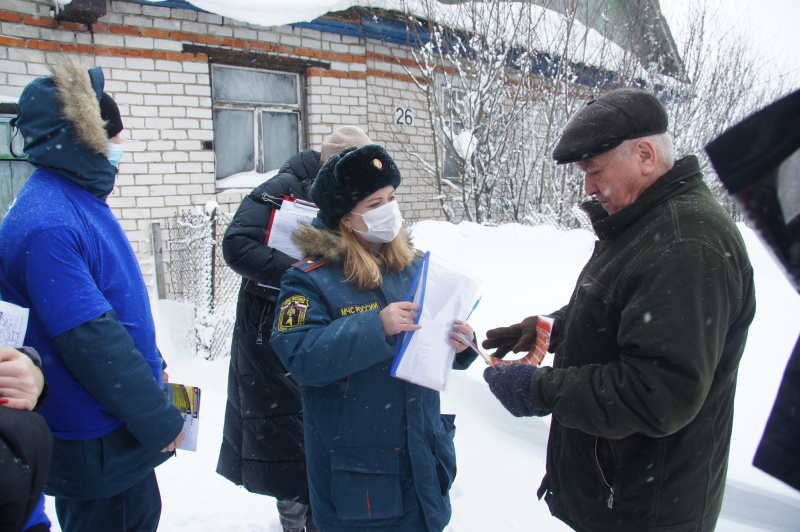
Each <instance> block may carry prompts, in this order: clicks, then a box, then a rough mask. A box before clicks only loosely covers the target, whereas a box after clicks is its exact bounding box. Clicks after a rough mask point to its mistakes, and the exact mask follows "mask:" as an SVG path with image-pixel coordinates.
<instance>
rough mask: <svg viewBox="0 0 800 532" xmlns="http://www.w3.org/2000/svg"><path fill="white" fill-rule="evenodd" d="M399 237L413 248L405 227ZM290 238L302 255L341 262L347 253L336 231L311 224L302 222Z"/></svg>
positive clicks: (345, 244) (344, 243)
mask: <svg viewBox="0 0 800 532" xmlns="http://www.w3.org/2000/svg"><path fill="white" fill-rule="evenodd" d="M398 237H399V238H403V239H405V241H406V242H407V243H408V247H409V248H411V249H413V247H414V246H413V245H412V242H411V235H409V233H408V231H406V229H405V228H402V229H400V234H399V235H398ZM292 240H293V241H294V243H295V244H297V246H298V247H299V248H300V251H302V252H303V256H304V257H317V258H320V259H322V260H325V261H327V262H334V263H342V262H344V259H345V255H346V254H347V241H346V240H345V239H344V238H343V237H342V236H341V235H340V234H339V233H337V232H336V231H331V230H330V229H327V228H324V227H316V226H314V225H311V224H303V225H301V226H300V228H299V229H297V231H296V232H295V233H294V235H293V236H292Z"/></svg>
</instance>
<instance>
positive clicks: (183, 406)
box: [164, 383, 200, 451]
mask: <svg viewBox="0 0 800 532" xmlns="http://www.w3.org/2000/svg"><path fill="white" fill-rule="evenodd" d="M164 393H166V394H167V399H168V400H169V401H170V402H171V403H172V404H173V405H174V406H175V408H177V409H178V410H180V412H181V415H182V416H183V441H182V442H181V446H180V447H179V449H183V450H185V451H196V450H197V436H198V433H199V432H200V388H198V387H197V386H185V385H183V384H175V383H165V384H164Z"/></svg>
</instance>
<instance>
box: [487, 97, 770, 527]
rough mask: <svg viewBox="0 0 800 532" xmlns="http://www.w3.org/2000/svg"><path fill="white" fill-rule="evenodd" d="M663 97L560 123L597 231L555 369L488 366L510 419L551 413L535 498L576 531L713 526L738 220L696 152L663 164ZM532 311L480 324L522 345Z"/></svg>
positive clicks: (564, 148) (722, 468)
mask: <svg viewBox="0 0 800 532" xmlns="http://www.w3.org/2000/svg"><path fill="white" fill-rule="evenodd" d="M666 131H667V115H666V111H665V110H664V108H663V106H662V105H661V102H659V101H658V99H657V98H655V97H654V96H653V95H651V94H649V93H647V92H645V91H641V90H638V89H617V90H614V91H611V92H608V93H606V94H604V95H602V96H600V97H598V98H597V99H596V100H593V101H591V102H589V103H588V104H587V105H586V106H585V107H583V108H582V109H581V110H580V111H579V112H578V114H577V115H576V116H575V117H573V119H572V120H571V121H570V122H569V124H568V125H567V127H566V129H565V130H564V133H563V134H562V136H561V138H560V140H559V142H558V144H557V145H556V149H555V151H554V154H553V156H554V158H555V159H556V161H557V162H558V163H560V164H565V163H572V162H574V163H576V166H577V167H578V169H580V170H581V171H582V172H583V173H584V177H585V190H586V193H587V194H588V195H592V196H594V197H595V200H593V201H590V202H588V203H586V204H585V205H584V209H585V210H586V211H587V213H588V214H589V216H590V218H591V220H592V224H593V228H594V230H595V233H596V234H597V237H598V241H597V242H596V243H595V248H594V252H593V253H592V256H591V258H590V259H589V261H588V263H587V264H586V266H585V267H584V269H583V271H582V272H581V274H580V276H579V278H578V281H577V283H576V285H575V291H574V292H573V294H572V297H571V298H570V301H569V303H568V304H567V305H566V306H565V307H563V308H562V309H561V310H559V311H557V312H555V313H554V314H553V315H552V316H553V317H554V318H555V330H556V333H555V335H554V339H553V341H552V344H551V350H552V351H553V352H554V353H555V358H554V363H553V367H540V368H537V367H536V366H526V365H522V364H514V365H508V366H498V367H496V368H487V369H486V370H485V372H484V378H485V379H486V381H487V382H488V383H489V388H490V390H491V391H492V393H493V394H494V395H495V396H496V397H497V398H498V399H499V400H500V401H501V403H502V404H503V405H504V406H505V407H506V408H507V409H508V410H509V411H510V412H511V413H512V414H513V415H515V416H543V415H547V414H552V419H551V422H550V436H549V440H548V444H547V473H546V476H545V478H544V480H543V481H542V484H541V487H540V488H539V492H538V495H539V497H540V498H541V497H542V496H544V498H545V501H546V502H547V504H548V506H549V508H550V512H551V513H552V514H553V515H554V516H555V517H557V518H559V519H561V520H562V521H564V522H565V523H567V524H568V525H569V526H570V527H572V528H573V529H575V530H582V531H587V530H592V531H594V532H603V531H607V532H611V531H620V530H626V531H627V530H671V531H676V532H677V531H686V532H688V531H692V532H700V531H712V530H714V527H715V525H716V522H717V519H718V517H719V513H720V509H721V506H722V498H723V493H724V490H725V477H726V474H727V464H728V454H729V447H730V440H731V430H732V423H733V406H734V394H735V391H736V376H737V370H738V366H739V361H740V359H741V356H742V353H743V351H744V346H745V340H746V339H747V332H748V328H749V326H750V323H751V321H752V319H753V316H754V314H755V290H754V286H753V269H752V267H751V265H750V260H749V258H748V255H747V250H746V248H745V245H744V241H743V240H742V237H741V235H740V234H739V231H738V229H737V227H736V225H735V223H734V222H733V220H732V219H731V218H730V216H729V215H728V214H727V213H726V212H725V211H724V210H723V209H722V207H721V206H720V205H719V203H718V202H717V201H716V199H715V198H714V196H713V194H712V193H711V191H710V190H709V189H708V187H707V186H706V185H705V183H704V181H703V176H702V174H701V172H700V168H699V164H698V161H697V158H696V157H694V156H688V157H684V158H682V159H680V160H678V161H674V162H673V158H672V143H671V139H670V137H669V135H668V134H667V133H666ZM535 323H536V318H535V317H531V318H527V319H526V320H525V321H524V322H522V323H519V324H516V325H512V326H510V327H501V328H498V329H494V330H490V331H488V332H487V334H486V336H487V339H486V340H485V341H484V344H483V345H484V347H487V348H498V351H499V352H500V354H502V353H503V352H507V351H508V350H512V351H515V352H518V351H522V350H525V351H527V350H528V349H529V348H530V347H531V344H530V342H529V341H527V340H525V341H522V340H523V339H525V338H527V337H529V334H526V332H527V330H528V329H529V328H530V327H531V326H535Z"/></svg>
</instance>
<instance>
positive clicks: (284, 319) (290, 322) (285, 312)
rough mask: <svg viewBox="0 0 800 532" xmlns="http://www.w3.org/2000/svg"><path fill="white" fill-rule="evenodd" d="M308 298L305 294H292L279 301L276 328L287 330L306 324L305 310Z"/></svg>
mask: <svg viewBox="0 0 800 532" xmlns="http://www.w3.org/2000/svg"><path fill="white" fill-rule="evenodd" d="M307 310H308V298H307V297H305V296H292V297H290V298H288V299H286V301H284V302H283V303H281V310H280V314H279V318H278V330H279V331H287V330H289V329H293V328H295V327H301V326H303V325H305V324H306V311H307Z"/></svg>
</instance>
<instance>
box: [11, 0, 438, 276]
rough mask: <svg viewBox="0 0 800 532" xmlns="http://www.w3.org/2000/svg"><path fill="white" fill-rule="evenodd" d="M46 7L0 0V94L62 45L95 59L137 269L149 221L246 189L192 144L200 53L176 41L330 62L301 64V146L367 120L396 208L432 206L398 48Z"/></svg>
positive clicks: (44, 1)
mask: <svg viewBox="0 0 800 532" xmlns="http://www.w3.org/2000/svg"><path fill="white" fill-rule="evenodd" d="M50 9H51V7H50V2H49V0H41V1H38V0H3V2H2V4H0V29H2V31H1V32H0V34H1V35H0V95H2V96H6V97H11V98H16V97H18V96H19V94H20V92H21V91H22V89H23V88H24V87H25V85H27V84H28V83H29V82H30V81H32V80H33V79H34V78H36V77H38V76H43V75H48V73H49V71H48V69H47V66H46V65H47V63H48V62H50V61H52V60H53V59H55V58H56V57H57V56H58V55H61V54H64V53H70V54H77V55H79V56H81V57H82V58H84V60H85V61H86V62H87V64H88V65H89V66H101V67H103V71H104V73H105V76H106V91H107V92H109V93H110V94H111V95H112V96H113V97H114V98H115V100H116V101H117V103H118V104H119V106H120V111H121V113H122V116H123V121H124V123H125V129H126V132H125V133H124V134H123V137H124V138H126V139H127V140H128V142H126V154H125V155H124V156H123V158H122V162H121V164H120V173H119V176H118V180H117V187H116V189H115V191H114V192H113V194H112V195H111V196H110V197H109V200H108V202H109V204H110V205H111V207H112V209H113V210H114V213H115V214H116V215H117V217H118V218H119V220H120V223H121V224H122V226H123V228H124V229H125V231H126V233H127V235H128V237H129V239H130V241H131V243H132V245H133V249H134V251H135V252H136V254H137V257H138V258H139V260H140V262H141V263H142V264H143V270H144V273H145V276H146V278H148V280H149V276H150V273H151V270H152V264H151V261H150V259H151V250H150V224H151V222H152V221H160V220H163V219H165V218H168V217H171V216H173V215H174V214H175V213H176V211H178V210H180V209H190V208H196V207H200V208H202V207H203V206H204V205H205V204H206V203H207V202H209V201H216V202H217V203H219V204H220V206H221V208H222V209H223V210H225V211H226V212H232V211H235V209H236V208H237V207H238V205H239V202H240V201H241V198H242V197H243V195H244V194H246V193H247V192H249V189H247V190H218V189H217V188H216V181H215V178H214V155H213V152H212V151H210V150H207V149H203V142H204V141H210V140H212V139H213V124H212V113H211V85H210V77H209V71H210V67H209V57H208V56H207V55H206V54H204V53H189V52H186V51H184V50H186V48H185V45H199V46H205V47H209V48H213V49H219V50H231V51H237V52H241V53H260V54H270V55H271V56H273V57H286V58H293V59H300V60H302V59H312V60H316V61H319V62H322V63H324V64H328V63H329V65H330V66H329V68H311V69H309V70H307V72H306V76H307V77H306V105H307V111H308V116H307V120H306V124H307V128H308V143H309V146H308V147H311V148H314V149H319V146H320V145H321V143H322V141H323V140H324V139H325V138H326V137H327V136H328V135H329V134H330V133H331V131H333V129H334V128H335V127H336V126H338V125H343V124H350V125H356V126H360V127H362V128H364V129H366V130H367V132H368V134H369V135H370V136H371V138H372V139H373V140H375V141H376V142H378V143H383V144H385V145H386V147H387V149H389V151H390V152H391V153H392V154H393V155H394V156H395V158H396V160H397V163H398V166H399V167H400V169H401V171H402V172H403V176H404V183H403V187H402V188H401V190H400V201H401V205H402V208H403V212H404V215H405V217H406V218H407V219H409V220H418V219H430V218H439V217H440V216H441V213H440V211H439V208H438V203H437V202H436V200H435V190H434V189H433V187H432V186H431V184H430V180H429V179H427V178H426V175H425V172H424V170H423V165H422V164H420V159H422V160H423V161H427V162H428V163H430V162H432V160H433V143H432V141H433V139H432V131H431V128H430V120H429V118H428V116H427V112H426V110H425V102H424V96H423V95H422V94H421V93H420V92H419V91H418V90H417V88H416V86H415V85H414V83H413V80H412V78H411V75H413V63H412V62H411V61H409V57H408V54H407V51H406V50H403V49H402V48H400V47H392V48H389V47H387V46H386V45H385V44H383V43H381V42H378V41H372V40H365V39H359V38H356V37H350V36H346V35H337V34H332V33H322V32H319V31H315V30H310V29H305V28H299V27H291V26H281V27H273V28H264V27H259V26H252V25H249V24H246V23H242V22H239V21H235V20H231V19H227V18H223V17H220V16H217V15H212V14H207V13H199V12H196V11H191V10H184V9H172V8H165V7H160V6H149V5H142V4H136V3H128V2H124V1H114V2H110V3H109V5H108V14H107V15H106V16H104V17H102V18H101V19H100V20H99V21H98V22H97V23H96V24H95V25H93V26H92V28H91V29H90V28H89V27H87V26H85V25H82V24H77V23H71V22H58V21H56V20H54V19H53V17H52V14H51V11H50ZM398 108H400V109H408V110H409V113H410V116H412V117H413V122H412V124H410V125H409V124H406V123H405V122H401V123H400V124H397V123H396V122H397V115H396V113H397V109H398ZM407 115H408V113H406V115H404V116H407Z"/></svg>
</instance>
